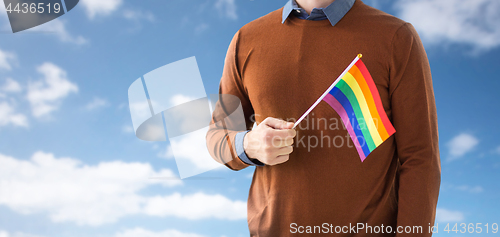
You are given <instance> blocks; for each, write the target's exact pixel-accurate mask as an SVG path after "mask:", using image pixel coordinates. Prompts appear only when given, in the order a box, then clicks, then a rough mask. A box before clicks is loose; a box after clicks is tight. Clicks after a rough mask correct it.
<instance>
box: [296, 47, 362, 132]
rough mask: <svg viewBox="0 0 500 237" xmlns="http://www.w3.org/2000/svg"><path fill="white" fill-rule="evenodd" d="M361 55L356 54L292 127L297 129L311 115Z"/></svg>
mask: <svg viewBox="0 0 500 237" xmlns="http://www.w3.org/2000/svg"><path fill="white" fill-rule="evenodd" d="M361 57H363V55H362V54H358V56H356V58H355V59H354V60H352V62H351V64H350V65H349V66H348V67H347V68H346V69H345V70H344V72H342V74H340V76H339V77H338V78H337V80H335V81H334V82H333V84H332V85H331V86H330V87H328V89H327V90H326V91H325V93H323V95H322V96H321V97H319V99H318V100H316V102H314V104H313V105H312V106H311V107H309V109H308V110H307V111H306V112H305V113H304V114H303V115H302V116H301V117H300V118H299V120H297V122H295V124H294V125H293V127H292V129H295V127H297V125H299V123H300V122H302V120H304V118H306V117H307V115H309V113H311V111H312V110H313V109H314V108H315V107H316V106H317V105H318V104H319V102H321V100H323V98H325V96H326V95H327V94H328V93H329V92H330V91H331V90H332V89H333V87H335V86H336V85H337V83H339V81H340V79H342V77H344V76H345V74H346V73H347V72H348V71H349V70H351V68H352V66H354V64H356V63H357V62H358V60H359V59H360V58H361Z"/></svg>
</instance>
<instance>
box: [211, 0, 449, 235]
mask: <svg viewBox="0 0 500 237" xmlns="http://www.w3.org/2000/svg"><path fill="white" fill-rule="evenodd" d="M358 53H362V54H363V59H362V60H363V62H364V64H365V65H366V67H367V68H368V70H369V72H370V73H371V75H372V77H373V80H374V81H375V84H376V87H377V90H378V91H379V94H380V97H381V100H382V103H383V107H384V110H385V112H386V113H387V115H388V117H389V119H390V121H391V122H392V124H393V125H394V128H395V129H396V133H395V134H394V135H392V136H391V137H389V138H388V139H387V140H386V141H385V142H383V143H382V144H381V145H380V146H379V147H377V148H376V149H375V150H374V151H373V152H372V153H371V154H370V155H369V156H368V157H367V158H366V160H364V161H363V162H361V161H360V159H359V157H358V154H357V152H356V148H355V147H353V145H352V144H353V143H352V141H350V137H349V135H348V132H347V131H346V129H345V128H344V127H343V125H342V124H341V123H342V122H341V120H340V118H339V115H338V114H337V113H336V112H335V111H334V110H333V109H332V108H331V107H329V105H328V104H327V103H323V102H321V103H320V104H319V105H318V106H317V107H316V108H315V109H314V110H313V113H311V114H310V115H309V116H308V119H309V122H308V123H307V124H300V125H299V126H298V127H297V129H296V130H293V129H291V128H292V126H293V122H294V121H296V120H297V119H298V118H299V117H300V116H301V115H302V114H303V113H304V112H305V111H306V110H307V109H308V108H309V107H310V106H311V105H312V104H313V103H314V102H315V101H316V100H317V99H318V98H319V97H320V96H321V94H322V93H323V92H324V91H325V90H326V89H327V88H328V87H329V86H330V85H331V83H332V82H333V81H334V80H335V79H336V78H337V77H338V76H339V75H340V74H341V73H342V71H343V70H344V69H345V68H346V67H347V66H348V65H349V63H350V62H351V61H352V59H353V58H354V57H355V56H356V55H357V54H358ZM220 94H222V95H224V94H229V95H233V96H236V97H237V98H238V99H239V100H240V101H241V106H242V108H243V113H244V117H245V127H246V131H234V130H232V129H228V127H227V126H226V125H227V124H231V122H224V118H225V117H226V116H227V115H228V114H229V112H228V110H227V109H226V107H227V106H226V105H224V101H223V100H221V102H220V103H219V104H218V106H217V108H216V110H215V112H214V115H213V124H212V126H211V129H210V130H209V132H208V134H207V144H208V147H209V150H210V151H211V153H212V156H213V157H214V158H215V159H216V160H218V161H219V162H222V163H224V164H225V165H226V166H228V167H229V168H230V169H233V170H241V169H244V168H246V167H248V166H257V167H256V169H255V173H254V177H253V180H252V185H251V187H250V193H249V198H248V226H249V229H250V234H251V236H261V237H263V236H293V235H295V234H299V233H306V234H313V235H314V234H317V235H321V234H327V235H332V233H333V235H337V233H339V234H338V235H344V236H373V235H377V236H379V235H380V236H431V233H429V228H430V227H432V225H433V224H434V217H435V210H436V203H437V199H438V193H439V185H440V170H441V169H440V160H439V149H438V131H437V116H436V108H435V101H434V93H433V88H432V79H431V72H430V67H429V63H428V60H427V56H426V53H425V50H424V48H423V46H422V43H421V41H420V39H419V37H418V35H417V32H416V31H415V29H414V28H413V26H412V25H411V24H409V23H406V22H404V21H402V20H399V19H397V18H395V17H393V16H391V15H388V14H386V13H383V12H381V11H379V10H376V9H374V8H371V7H369V6H367V5H365V4H364V3H363V2H362V1H361V0H335V1H334V0H290V1H289V2H287V3H286V5H285V6H284V7H282V8H280V9H278V10H276V11H273V12H271V13H269V14H267V15H266V16H263V17H261V18H258V19H256V20H254V21H252V22H250V23H248V24H246V25H245V26H243V27H242V28H241V29H240V30H239V31H238V32H237V33H236V34H235V36H234V38H233V40H232V41H231V44H230V46H229V49H228V52H227V56H226V60H225V65H224V71H223V75H222V78H221V83H220ZM229 107H233V108H234V107H235V106H234V105H233V106H229ZM231 111H232V110H231ZM254 120H255V122H256V123H257V124H258V126H256V127H255V128H254V129H253V130H251V128H252V125H253V123H254ZM287 121H288V122H287ZM311 121H313V122H311ZM318 121H320V122H318ZM339 121H340V125H339V124H338V123H339ZM305 122H306V121H303V122H302V123H305ZM325 122H328V124H326V123H325ZM326 138H329V139H326ZM338 138H341V139H338ZM320 140H321V143H319V142H320ZM332 140H333V142H332ZM323 142H324V143H323ZM319 144H321V145H319ZM353 227H356V228H353ZM389 227H390V228H389Z"/></svg>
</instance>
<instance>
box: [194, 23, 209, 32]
mask: <svg viewBox="0 0 500 237" xmlns="http://www.w3.org/2000/svg"><path fill="white" fill-rule="evenodd" d="M208 28H210V26H209V25H208V24H207V23H205V22H203V23H201V24H199V25H198V26H196V27H195V28H194V34H195V35H200V34H201V33H203V32H205V31H207V30H208Z"/></svg>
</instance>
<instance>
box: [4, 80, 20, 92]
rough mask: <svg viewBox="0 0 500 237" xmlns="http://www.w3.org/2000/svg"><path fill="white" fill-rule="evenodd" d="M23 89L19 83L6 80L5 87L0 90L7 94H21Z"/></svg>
mask: <svg viewBox="0 0 500 237" xmlns="http://www.w3.org/2000/svg"><path fill="white" fill-rule="evenodd" d="M22 89H23V88H22V87H21V85H20V84H19V82H17V81H16V80H14V79H12V78H7V79H5V83H4V85H3V86H2V87H1V88H0V90H2V91H5V92H20V91H21V90H22Z"/></svg>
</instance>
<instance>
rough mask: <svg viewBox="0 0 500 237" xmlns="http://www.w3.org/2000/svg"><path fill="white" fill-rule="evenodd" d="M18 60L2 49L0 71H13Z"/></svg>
mask: <svg viewBox="0 0 500 237" xmlns="http://www.w3.org/2000/svg"><path fill="white" fill-rule="evenodd" d="M15 60H16V55H15V54H14V53H11V52H7V51H3V50H1V49H0V70H11V69H12V64H13V63H14V61H15Z"/></svg>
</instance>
